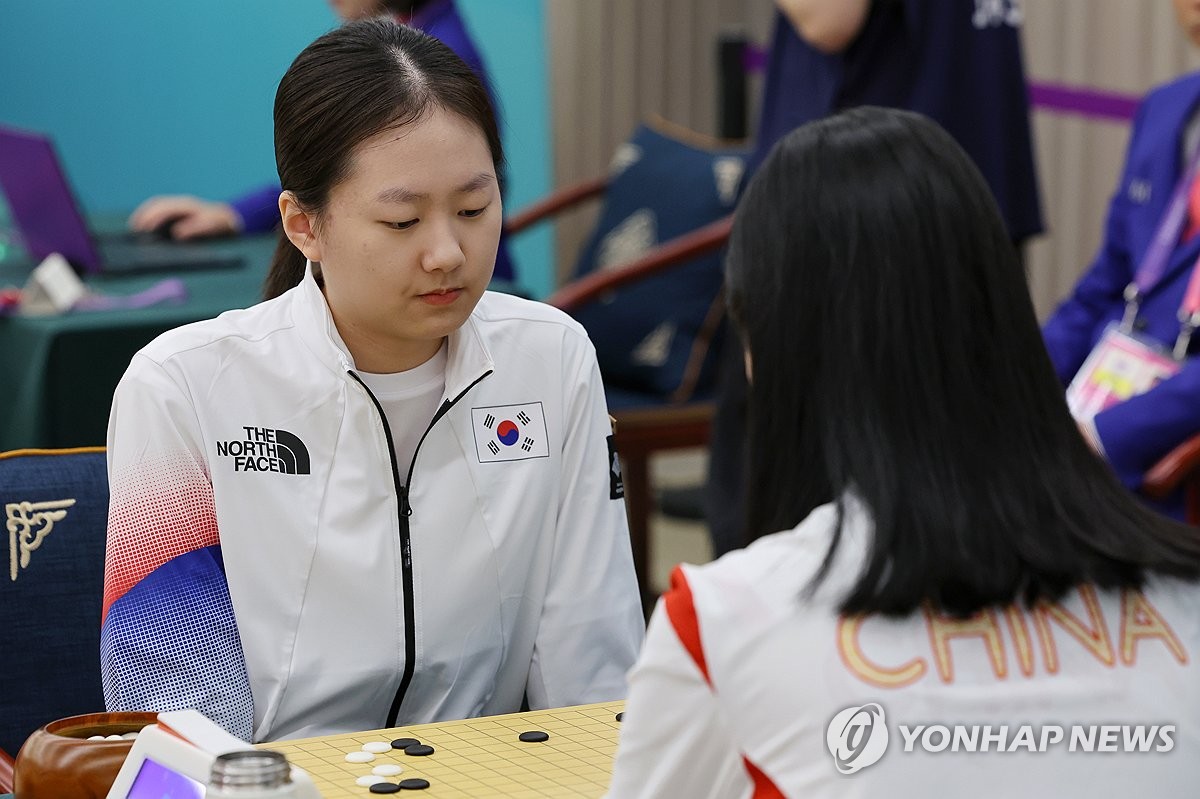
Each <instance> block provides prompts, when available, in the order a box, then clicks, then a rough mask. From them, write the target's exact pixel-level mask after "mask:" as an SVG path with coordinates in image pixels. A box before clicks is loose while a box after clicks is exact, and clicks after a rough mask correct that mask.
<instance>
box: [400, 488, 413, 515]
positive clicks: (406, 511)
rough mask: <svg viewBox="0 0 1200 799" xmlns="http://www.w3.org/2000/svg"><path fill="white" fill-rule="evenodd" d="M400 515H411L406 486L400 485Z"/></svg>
mask: <svg viewBox="0 0 1200 799" xmlns="http://www.w3.org/2000/svg"><path fill="white" fill-rule="evenodd" d="M400 515H401V516H412V505H410V504H408V486H400Z"/></svg>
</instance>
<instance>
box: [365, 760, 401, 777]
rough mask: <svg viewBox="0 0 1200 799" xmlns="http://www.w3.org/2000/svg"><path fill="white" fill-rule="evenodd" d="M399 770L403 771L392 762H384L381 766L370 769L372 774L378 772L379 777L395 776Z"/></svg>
mask: <svg viewBox="0 0 1200 799" xmlns="http://www.w3.org/2000/svg"><path fill="white" fill-rule="evenodd" d="M401 771H404V769H403V768H401V767H400V766H397V765H395V764H393V763H384V764H383V765H381V766H376V767H375V768H373V769H371V773H372V774H378V775H379V776H380V777H395V776H396V775H397V774H399V773H400V772H401Z"/></svg>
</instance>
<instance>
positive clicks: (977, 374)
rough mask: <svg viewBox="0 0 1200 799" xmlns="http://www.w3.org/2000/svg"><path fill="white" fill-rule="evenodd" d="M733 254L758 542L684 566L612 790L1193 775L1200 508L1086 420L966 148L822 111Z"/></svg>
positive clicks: (898, 123) (1199, 752)
mask: <svg viewBox="0 0 1200 799" xmlns="http://www.w3.org/2000/svg"><path fill="white" fill-rule="evenodd" d="M726 277H727V281H728V283H727V285H728V293H729V304H730V310H731V314H732V317H733V319H734V321H735V322H736V324H737V327H738V329H739V331H740V333H741V340H742V343H743V346H744V352H745V363H746V371H747V375H748V377H749V380H750V383H749V385H750V394H749V405H750V416H749V421H750V428H749V429H750V459H749V463H750V468H751V472H750V474H749V478H750V479H748V480H747V485H748V486H749V488H750V496H749V507H750V509H751V515H750V520H749V530H748V533H749V536H748V537H749V538H751V539H752V540H754V543H753V544H751V545H750V546H749V547H748V548H746V549H744V550H738V551H735V552H732V553H730V554H728V555H726V556H725V557H723V558H721V559H720V560H718V561H716V562H715V563H712V564H709V565H706V566H699V567H693V566H685V567H681V568H680V569H678V570H677V571H676V572H675V574H674V575H673V579H672V587H671V589H670V590H669V591H668V592H667V593H666V594H665V596H664V597H663V599H662V600H661V602H660V603H659V606H658V607H657V609H656V610H655V613H654V617H653V619H652V620H651V623H650V629H649V631H648V633H647V640H646V644H645V646H644V648H643V651H642V653H641V655H640V657H639V660H638V663H637V664H636V665H635V667H634V669H633V670H632V672H631V675H630V696H629V700H628V706H627V710H626V712H625V716H624V726H623V729H622V732H621V742H620V747H619V751H618V753H617V758H616V763H615V771H614V774H613V781H612V787H611V796H612V797H614V798H615V797H621V798H622V799H623V798H624V797H635V796H637V797H640V796H672V797H676V796H687V797H693V798H694V797H705V796H713V797H717V796H750V795H753V796H797V797H799V796H803V797H834V796H836V797H860V796H861V797H866V796H901V797H909V796H932V795H937V796H974V797H1012V796H1050V795H1053V796H1101V795H1103V796H1123V795H1133V794H1135V793H1140V794H1142V795H1147V796H1155V797H1167V796H1170V797H1184V796H1193V795H1194V794H1195V790H1196V787H1195V786H1196V785H1197V784H1198V783H1200V673H1198V669H1197V666H1196V657H1197V654H1198V653H1200V586H1198V585H1197V582H1196V581H1197V578H1198V577H1200V533H1198V532H1197V531H1196V530H1194V529H1192V528H1189V527H1186V526H1183V525H1181V524H1178V523H1177V522H1174V521H1172V520H1169V519H1167V518H1164V517H1162V516H1159V515H1157V514H1155V513H1154V512H1152V511H1150V510H1149V509H1147V508H1145V507H1144V506H1142V504H1141V503H1139V502H1138V501H1137V500H1136V499H1135V498H1134V497H1133V496H1131V495H1130V494H1129V493H1128V492H1127V491H1126V490H1124V488H1122V486H1121V484H1120V483H1119V482H1118V481H1117V479H1116V478H1115V477H1114V475H1113V474H1112V473H1111V471H1110V470H1109V469H1108V467H1107V466H1106V465H1105V464H1104V463H1103V461H1102V460H1101V459H1100V458H1099V457H1097V455H1096V454H1095V453H1094V452H1093V451H1092V450H1091V449H1090V448H1089V447H1088V445H1087V443H1086V442H1085V440H1084V439H1083V437H1082V435H1081V434H1080V431H1079V430H1078V428H1077V427H1076V425H1075V423H1074V421H1073V420H1072V418H1071V415H1070V413H1069V412H1068V410H1067V407H1066V404H1065V401H1064V398H1063V395H1062V391H1061V388H1060V386H1059V383H1058V381H1057V380H1056V379H1055V374H1054V371H1053V369H1052V367H1051V364H1050V360H1049V358H1048V356H1047V354H1046V351H1045V349H1044V347H1043V345H1042V341H1041V337H1040V334H1039V330H1038V325H1037V320H1036V319H1035V316H1034V311H1033V307H1032V304H1031V302H1030V298H1029V295H1028V291H1027V288H1026V284H1025V279H1024V274H1023V271H1022V269H1021V266H1020V264H1019V262H1018V259H1017V257H1016V253H1015V252H1014V250H1013V247H1012V242H1011V237H1010V236H1009V233H1008V231H1007V230H1006V229H1005V226H1004V223H1003V220H1002V218H1001V215H1000V214H999V212H998V210H997V206H996V203H995V201H994V200H993V199H992V197H991V195H990V194H989V192H988V189H987V185H986V183H985V182H984V180H983V178H982V177H981V175H980V173H979V170H978V169H977V168H976V167H975V166H974V165H973V164H972V162H971V160H970V159H969V158H968V157H967V155H966V154H965V153H964V152H963V150H962V148H961V147H960V146H959V145H957V144H956V143H955V141H954V140H953V138H952V137H951V136H949V135H948V134H947V133H946V132H945V131H944V130H943V129H941V128H940V127H939V126H938V125H936V124H935V123H933V122H932V121H930V120H929V119H928V118H926V117H923V116H920V115H918V114H915V113H913V112H906V111H899V110H885V109H881V108H875V107H864V108H860V109H855V110H850V111H845V112H841V113H839V114H837V115H835V116H833V117H830V118H828V119H826V120H823V121H818V122H813V123H810V124H807V125H805V126H802V127H800V128H799V129H797V130H796V131H794V132H792V133H790V134H788V135H787V136H785V137H784V138H783V139H782V140H781V141H780V142H779V143H778V144H777V145H776V146H775V148H774V149H773V150H772V152H771V153H770V155H769V156H768V158H767V159H766V161H765V163H764V165H763V167H762V168H761V169H760V170H759V171H758V172H757V173H756V175H755V177H754V178H753V180H752V181H751V183H750V185H749V187H748V189H747V191H746V194H745V196H744V198H743V200H742V201H741V203H740V205H739V207H738V209H737V212H736V217H735V223H734V229H733V234H732V239H731V242H730V247H729V255H728V261H727V273H726ZM779 531H783V532H779ZM1105 725H1108V726H1115V727H1116V728H1117V731H1116V732H1113V733H1104V735H1105V736H1106V737H1108V738H1111V740H1110V741H1109V744H1108V745H1106V746H1105V747H1103V748H1100V749H1098V750H1096V751H1095V752H1094V753H1093V754H1091V755H1090V756H1089V755H1088V754H1087V753H1086V752H1084V751H1082V749H1083V748H1085V744H1086V737H1087V735H1091V740H1092V747H1093V749H1095V747H1096V746H1098V744H1096V740H1097V739H1096V736H1097V735H1099V734H1100V732H1098V730H1099V729H1100V728H1101V727H1103V726H1105ZM935 727H937V728H938V729H933V728H935ZM1026 727H1027V728H1028V730H1027V731H1025V732H1022V729H1023V728H1026ZM985 728H986V729H985ZM931 729H933V732H932V733H931V734H928V735H927V734H926V733H925V731H928V730H931ZM1055 729H1057V730H1058V732H1059V734H1060V735H1062V736H1063V737H1062V738H1061V740H1058V741H1055V740H1054V739H1055V737H1056V736H1055V733H1054V730H1055ZM1139 729H1140V731H1138V730H1139ZM914 730H915V731H916V732H914ZM960 730H961V734H960ZM1047 731H1048V732H1047ZM889 732H890V738H891V741H890V744H889V741H888V738H889V735H888V733H889ZM1044 732H1045V733H1046V734H1045V736H1044V737H1043V735H1042V734H1043V733H1044ZM972 735H973V736H974V737H972ZM982 735H986V736H989V737H987V738H986V740H985V739H984V738H981V736H982ZM1076 735H1079V736H1083V738H1082V739H1081V740H1082V741H1083V743H1080V741H1079V740H1077V741H1076V743H1075V744H1071V741H1072V740H1073V739H1074V738H1073V736H1076ZM1139 735H1140V736H1142V737H1143V738H1146V737H1147V736H1148V740H1149V743H1147V744H1145V746H1146V747H1147V748H1148V749H1149V751H1148V752H1146V751H1135V752H1130V753H1128V754H1120V755H1115V754H1114V755H1110V754H1102V753H1104V752H1108V751H1111V749H1112V747H1113V746H1116V747H1117V748H1118V749H1120V750H1122V751H1128V747H1129V744H1128V743H1126V741H1127V740H1129V739H1130V736H1132V737H1133V739H1134V746H1133V748H1134V749H1137V748H1138V747H1139V746H1141V745H1140V744H1137V741H1138V740H1142V739H1141V738H1138V737H1137V736H1139ZM955 736H959V737H955ZM952 738H953V740H954V741H955V743H954V744H953V747H951V746H950V742H951V739H952ZM1117 739H1120V743H1119V744H1112V741H1114V740H1117ZM972 741H973V743H972ZM1031 741H1032V743H1030V742H1031ZM972 747H974V748H972ZM997 749H1002V750H1004V751H1003V752H998V751H997Z"/></svg>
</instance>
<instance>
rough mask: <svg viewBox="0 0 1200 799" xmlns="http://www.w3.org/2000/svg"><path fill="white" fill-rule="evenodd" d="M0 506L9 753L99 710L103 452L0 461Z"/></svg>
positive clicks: (3, 718) (4, 724) (4, 730)
mask: <svg viewBox="0 0 1200 799" xmlns="http://www.w3.org/2000/svg"><path fill="white" fill-rule="evenodd" d="M0 505H3V507H4V515H5V519H6V525H5V533H6V535H5V543H6V545H7V546H6V552H5V555H6V557H5V558H4V575H3V577H2V578H0V584H2V585H3V586H4V587H3V589H0V636H3V641H4V643H3V645H2V646H0V675H2V677H0V747H3V748H4V750H5V751H7V752H8V753H9V754H11V755H14V756H15V755H16V754H17V750H18V749H20V746H21V744H22V743H24V741H25V739H26V738H27V737H28V736H29V734H30V733H31V732H33V731H34V730H36V729H37V728H39V727H41V726H42V725H43V724H46V723H47V722H50V721H54V720H55V719H60V718H64V717H66V716H74V715H78V714H81V713H100V712H103V711H104V692H103V691H102V690H101V687H100V610H101V606H102V603H103V592H104V543H105V535H106V528H107V522H108V474H107V470H106V466H105V456H104V452H103V451H95V450H92V451H70V450H62V451H58V452H55V451H53V450H51V451H44V452H43V451H37V450H31V451H29V452H28V453H21V452H14V453H5V454H3V455H0Z"/></svg>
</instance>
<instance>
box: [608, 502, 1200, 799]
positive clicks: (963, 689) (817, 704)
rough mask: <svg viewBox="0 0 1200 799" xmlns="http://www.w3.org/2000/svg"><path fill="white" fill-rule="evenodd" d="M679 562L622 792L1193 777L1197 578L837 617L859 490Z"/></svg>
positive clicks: (1133, 784) (1138, 784) (627, 719)
mask: <svg viewBox="0 0 1200 799" xmlns="http://www.w3.org/2000/svg"><path fill="white" fill-rule="evenodd" d="M836 516H837V513H836V510H835V508H834V506H832V505H827V506H824V507H821V508H818V509H816V510H815V511H814V512H813V513H812V514H811V515H810V516H809V517H808V518H807V519H806V520H804V521H803V522H801V523H800V525H799V526H798V527H796V528H795V529H794V530H790V531H788V532H784V533H779V534H776V535H772V536H767V537H765V538H762V539H760V540H759V541H757V542H756V543H754V544H753V545H752V546H750V547H748V548H747V549H744V550H740V551H737V552H732V553H730V554H728V555H726V556H725V557H723V558H721V559H720V560H719V561H717V562H716V563H712V564H708V565H705V566H698V567H691V566H689V567H684V568H682V569H681V570H678V571H677V572H676V574H675V576H674V577H673V580H672V588H671V590H670V591H668V592H667V594H666V595H664V597H663V599H662V600H661V601H660V603H659V606H658V609H657V610H656V611H655V615H654V617H653V619H652V620H651V622H650V629H649V632H648V633H647V637H646V646H645V649H644V651H643V652H642V654H641V656H640V658H639V660H638V663H637V665H636V666H635V667H634V669H633V672H632V674H631V676H630V690H629V700H628V703H627V705H626V711H625V716H624V723H623V725H622V729H621V742H620V747H619V750H618V752H617V757H616V763H615V767H614V772H613V781H612V786H611V789H610V793H609V796H610V798H611V799H628V798H629V797H671V798H672V799H674V798H675V797H688V799H703V797H730V798H731V799H748V798H749V797H755V798H756V799H758V798H760V797H771V798H772V799H779V798H780V797H797V799H800V797H803V799H833V798H834V797H836V798H837V799H856V798H858V797H897V799H909V798H910V797H912V799H918V798H919V797H956V798H957V797H981V798H983V799H1009V798H1010V797H1039V799H1040V798H1041V797H1078V799H1094V798H1095V797H1146V799H1149V797H1154V799H1167V797H1170V798H1171V799H1184V798H1185V797H1195V796H1197V795H1200V793H1198V792H1200V669H1198V667H1197V657H1200V587H1198V586H1196V585H1195V584H1189V583H1181V582H1178V581H1174V580H1166V579H1158V578H1152V579H1150V580H1149V581H1148V582H1147V585H1146V588H1145V590H1144V591H1143V592H1138V591H1121V592H1106V591H1099V590H1097V589H1095V588H1092V587H1090V586H1083V587H1080V588H1077V589H1075V590H1073V591H1070V592H1068V593H1067V594H1066V595H1065V596H1064V597H1063V598H1062V600H1061V601H1059V602H1056V603H1047V604H1044V605H1041V606H1038V607H1037V608H1035V609H1034V610H1028V609H1024V608H1021V609H1016V608H998V609H994V610H987V611H985V612H983V613H980V614H979V615H978V616H976V617H973V618H970V619H956V618H950V617H947V616H944V615H942V614H940V613H936V612H933V611H932V610H923V611H921V612H918V613H915V614H913V615H911V616H908V617H905V618H899V619H887V618H881V617H877V616H867V617H855V618H846V617H842V616H840V615H839V614H838V613H837V606H838V604H839V603H840V601H841V599H842V597H844V596H845V594H846V592H847V590H848V589H849V588H850V587H851V586H852V585H853V584H854V582H855V581H856V580H857V577H858V574H859V572H860V568H861V565H862V563H863V561H864V558H865V553H866V551H867V547H868V544H869V541H870V536H871V529H872V524H871V521H870V518H869V516H868V513H867V511H866V510H865V508H864V507H863V506H862V505H861V503H859V502H856V501H854V500H852V499H848V500H847V502H846V518H845V525H844V527H843V531H842V533H843V534H842V540H841V544H840V546H839V549H838V554H837V556H836V558H835V560H834V563H833V565H832V567H831V569H830V572H829V577H828V579H827V581H826V582H824V583H822V584H821V587H820V588H819V589H818V590H817V591H816V592H815V594H813V595H811V596H809V595H806V594H805V588H806V587H807V586H808V584H809V581H810V580H811V578H812V576H813V575H814V574H815V573H816V571H817V569H818V568H819V566H820V565H821V562H822V560H823V559H824V557H825V553H826V551H827V549H828V546H829V542H830V539H831V535H832V532H833V530H834V525H835V521H836Z"/></svg>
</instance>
